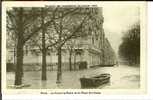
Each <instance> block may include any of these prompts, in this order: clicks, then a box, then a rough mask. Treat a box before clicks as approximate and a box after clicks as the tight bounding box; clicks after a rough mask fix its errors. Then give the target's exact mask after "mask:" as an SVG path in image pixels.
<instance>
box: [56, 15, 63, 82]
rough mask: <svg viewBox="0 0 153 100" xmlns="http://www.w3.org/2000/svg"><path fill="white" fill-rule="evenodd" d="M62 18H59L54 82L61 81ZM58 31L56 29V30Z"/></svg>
mask: <svg viewBox="0 0 153 100" xmlns="http://www.w3.org/2000/svg"><path fill="white" fill-rule="evenodd" d="M62 20H63V19H62V18H61V19H60V30H59V43H60V44H59V46H58V68H57V81H56V83H57V84H59V83H61V81H62V45H61V38H62ZM57 31H58V30H57Z"/></svg>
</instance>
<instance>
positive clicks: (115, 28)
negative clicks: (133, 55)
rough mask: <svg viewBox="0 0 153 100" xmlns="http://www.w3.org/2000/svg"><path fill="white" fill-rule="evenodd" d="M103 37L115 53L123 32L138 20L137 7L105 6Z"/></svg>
mask: <svg viewBox="0 0 153 100" xmlns="http://www.w3.org/2000/svg"><path fill="white" fill-rule="evenodd" d="M103 16H104V30H105V35H106V37H107V38H108V40H109V41H110V43H111V45H112V47H113V49H114V50H115V51H116V52H117V50H118V47H119V45H120V43H121V38H122V36H123V31H125V30H127V29H128V28H129V26H130V25H132V24H134V23H135V22H137V21H138V20H139V7H136V6H125V5H124V6H117V5H116V6H107V7H103Z"/></svg>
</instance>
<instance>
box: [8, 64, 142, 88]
mask: <svg viewBox="0 0 153 100" xmlns="http://www.w3.org/2000/svg"><path fill="white" fill-rule="evenodd" d="M102 73H110V74H111V79H110V83H109V84H106V85H103V86H99V87H97V88H102V89H137V88H139V87H140V68H139V67H133V66H125V65H119V66H114V67H96V68H90V69H85V70H79V71H63V72H62V83H61V84H60V85H59V84H58V85H57V84H56V77H57V72H56V71H47V81H41V80H40V79H41V71H28V72H24V77H23V84H29V85H30V86H28V87H24V88H25V89H80V88H81V84H80V80H79V79H80V78H81V77H91V76H95V75H99V74H102ZM13 83H14V73H12V72H7V87H8V88H10V86H11V85H13Z"/></svg>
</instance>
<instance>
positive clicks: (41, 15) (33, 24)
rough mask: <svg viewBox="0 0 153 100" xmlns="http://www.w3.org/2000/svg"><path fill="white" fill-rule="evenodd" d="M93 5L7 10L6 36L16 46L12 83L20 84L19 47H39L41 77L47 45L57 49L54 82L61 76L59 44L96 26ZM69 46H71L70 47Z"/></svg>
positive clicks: (85, 33) (43, 73) (21, 49)
mask: <svg viewBox="0 0 153 100" xmlns="http://www.w3.org/2000/svg"><path fill="white" fill-rule="evenodd" d="M97 15H98V8H97V7H88V6H87V7H82V6H76V7H72V6H50V7H42V8H24V7H17V8H11V9H8V10H7V36H8V37H9V38H11V40H12V41H13V42H12V41H11V43H7V45H9V46H10V45H12V44H13V46H14V47H15V49H16V71H15V83H14V84H15V85H21V84H22V78H23V74H24V72H23V57H24V54H23V52H24V51H23V47H24V46H25V45H29V46H32V47H39V49H40V50H41V52H42V76H41V79H42V80H47V77H46V53H47V51H48V50H50V49H51V48H54V49H56V50H57V52H58V68H57V83H61V79H62V70H61V67H62V65H61V64H62V60H61V58H62V54H61V49H62V47H63V45H64V44H65V43H66V42H68V41H71V40H72V39H76V38H78V37H84V36H87V35H89V34H91V33H90V32H91V31H90V30H91V29H92V28H98V27H99V26H98V24H99V23H100V21H99V20H97V19H96V18H97ZM70 48H71V47H70ZM70 50H71V49H70Z"/></svg>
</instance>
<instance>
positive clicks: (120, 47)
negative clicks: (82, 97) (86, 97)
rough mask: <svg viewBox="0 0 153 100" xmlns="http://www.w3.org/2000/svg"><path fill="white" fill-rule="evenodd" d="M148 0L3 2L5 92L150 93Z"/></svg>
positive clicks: (3, 82)
mask: <svg viewBox="0 0 153 100" xmlns="http://www.w3.org/2000/svg"><path fill="white" fill-rule="evenodd" d="M146 8H147V5H146V2H101V1H99V2H98V1H96V2H85V1H84V2H81V1H80V2H79V1H78V2H77V1H76V2H72V1H71V2H66V1H63V2H57V1H56V2H51V1H47V2H30V1H29V2H3V3H2V93H3V94H146V93H147V65H146V60H147V59H146V40H147V38H146V36H147V31H146V29H147V19H146V18H147V12H146Z"/></svg>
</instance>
